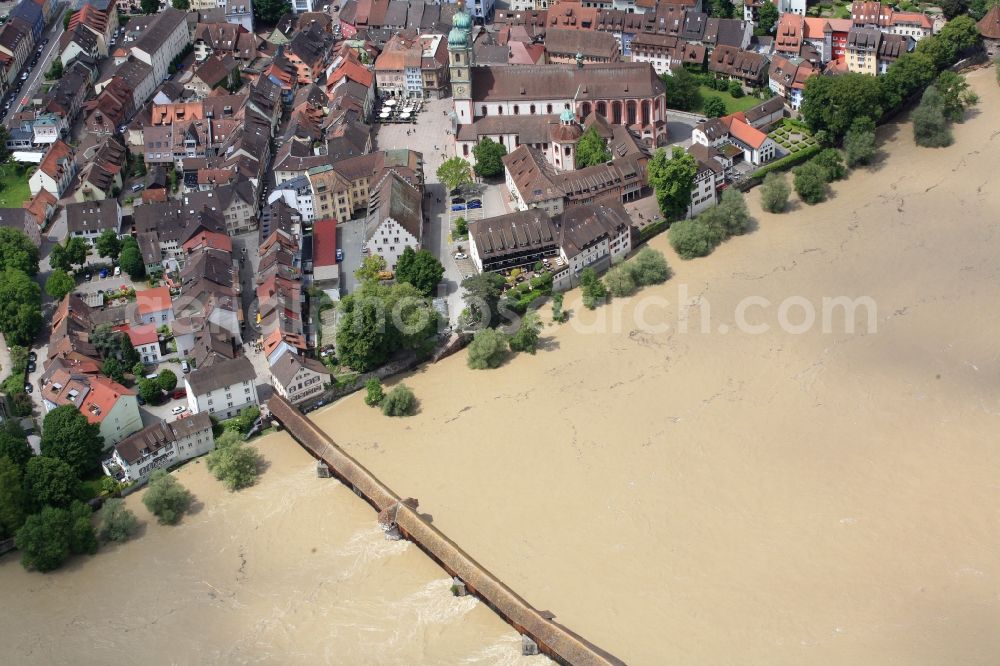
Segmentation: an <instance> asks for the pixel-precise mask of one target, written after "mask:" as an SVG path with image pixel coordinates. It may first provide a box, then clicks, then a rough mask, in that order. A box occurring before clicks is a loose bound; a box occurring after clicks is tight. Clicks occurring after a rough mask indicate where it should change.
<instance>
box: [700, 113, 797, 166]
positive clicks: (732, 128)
mask: <svg viewBox="0 0 1000 666" xmlns="http://www.w3.org/2000/svg"><path fill="white" fill-rule="evenodd" d="M691 142H692V143H698V144H701V145H703V146H711V147H713V148H720V147H722V146H726V145H732V146H736V147H737V148H739V149H740V150H742V151H743V159H744V160H745V161H747V162H749V163H750V164H753V165H754V166H760V165H761V164H764V163H765V162H769V161H771V160H773V159H774V157H775V155H776V154H777V150H778V148H777V146H778V144H776V143H775V142H774V140H773V139H771V137H769V136H768V135H766V134H764V133H763V132H761V131H760V130H759V129H756V128H755V127H752V126H750V125H749V124H747V123H745V122H743V121H742V120H740V119H739V118H736V117H733V116H724V117H722V118H712V119H711V120H707V121H703V122H700V123H698V125H697V126H696V127H695V128H694V130H693V131H692V132H691ZM738 157H739V156H738V155H737V158H738Z"/></svg>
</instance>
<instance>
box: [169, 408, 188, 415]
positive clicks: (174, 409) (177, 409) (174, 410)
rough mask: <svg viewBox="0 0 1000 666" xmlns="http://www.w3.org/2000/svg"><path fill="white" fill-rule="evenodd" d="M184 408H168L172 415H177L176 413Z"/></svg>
mask: <svg viewBox="0 0 1000 666" xmlns="http://www.w3.org/2000/svg"><path fill="white" fill-rule="evenodd" d="M184 410H185V408H184V407H174V408H173V409H171V410H170V413H171V414H173V415H174V416H177V415H178V414H180V413H181V412H183V411H184Z"/></svg>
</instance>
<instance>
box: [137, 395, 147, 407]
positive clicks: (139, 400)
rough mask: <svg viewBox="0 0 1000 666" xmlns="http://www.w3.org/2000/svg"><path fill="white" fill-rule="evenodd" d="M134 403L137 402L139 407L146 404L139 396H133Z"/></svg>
mask: <svg viewBox="0 0 1000 666" xmlns="http://www.w3.org/2000/svg"><path fill="white" fill-rule="evenodd" d="M135 401H136V402H138V403H139V404H140V405H145V404H146V401H145V400H143V399H142V396H141V395H137V396H135Z"/></svg>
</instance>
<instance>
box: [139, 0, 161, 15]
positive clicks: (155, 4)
mask: <svg viewBox="0 0 1000 666" xmlns="http://www.w3.org/2000/svg"><path fill="white" fill-rule="evenodd" d="M139 8H140V9H142V13H143V14H155V13H157V12H158V11H160V0H141V1H140V3H139Z"/></svg>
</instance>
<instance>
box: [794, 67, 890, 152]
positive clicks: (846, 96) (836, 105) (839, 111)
mask: <svg viewBox="0 0 1000 666" xmlns="http://www.w3.org/2000/svg"><path fill="white" fill-rule="evenodd" d="M882 109H883V107H882V87H881V84H880V83H879V80H878V79H877V78H875V77H874V76H868V75H867V74H842V75H839V76H813V77H811V78H810V79H809V80H808V81H806V88H805V92H804V97H803V100H802V108H801V111H802V117H803V119H804V120H805V121H806V123H808V124H809V127H811V128H812V130H813V131H814V132H815V131H819V130H825V131H826V132H827V133H828V134H829V136H830V137H831V139H832V140H833V141H835V142H839V141H840V140H841V138H842V137H843V136H844V134H846V133H847V130H848V129H850V127H851V124H852V123H853V122H854V121H855V120H857V119H858V118H870V119H872V120H878V119H879V118H881V117H882Z"/></svg>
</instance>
